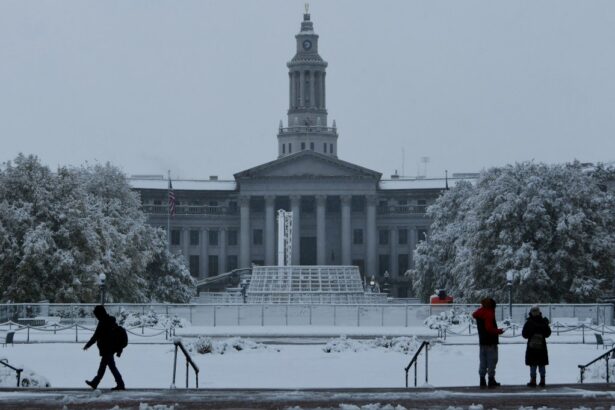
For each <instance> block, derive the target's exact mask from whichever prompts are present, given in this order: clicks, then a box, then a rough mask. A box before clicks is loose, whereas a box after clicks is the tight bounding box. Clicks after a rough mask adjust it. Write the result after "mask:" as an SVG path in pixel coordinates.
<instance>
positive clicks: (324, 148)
mask: <svg viewBox="0 0 615 410" xmlns="http://www.w3.org/2000/svg"><path fill="white" fill-rule="evenodd" d="M322 150H323V151H324V153H325V154H326V153H327V143H326V142H324V143H323V144H322Z"/></svg>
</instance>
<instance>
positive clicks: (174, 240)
mask: <svg viewBox="0 0 615 410" xmlns="http://www.w3.org/2000/svg"><path fill="white" fill-rule="evenodd" d="M179 237H180V232H179V229H171V245H179V243H180V240H179Z"/></svg>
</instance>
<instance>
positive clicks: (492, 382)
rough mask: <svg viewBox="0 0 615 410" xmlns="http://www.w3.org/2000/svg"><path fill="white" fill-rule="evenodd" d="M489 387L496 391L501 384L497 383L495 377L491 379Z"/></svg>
mask: <svg viewBox="0 0 615 410" xmlns="http://www.w3.org/2000/svg"><path fill="white" fill-rule="evenodd" d="M487 387H489V388H490V389H495V388H496V387H500V383H498V382H496V381H495V377H489V382H488V383H487Z"/></svg>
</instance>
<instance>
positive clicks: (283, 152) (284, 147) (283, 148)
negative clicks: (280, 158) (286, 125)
mask: <svg viewBox="0 0 615 410" xmlns="http://www.w3.org/2000/svg"><path fill="white" fill-rule="evenodd" d="M282 154H286V144H282Z"/></svg>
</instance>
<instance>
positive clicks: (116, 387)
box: [111, 384, 126, 390]
mask: <svg viewBox="0 0 615 410" xmlns="http://www.w3.org/2000/svg"><path fill="white" fill-rule="evenodd" d="M111 390H126V387H125V386H124V385H123V384H118V385H117V386H115V387H114V388H112V389H111Z"/></svg>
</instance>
